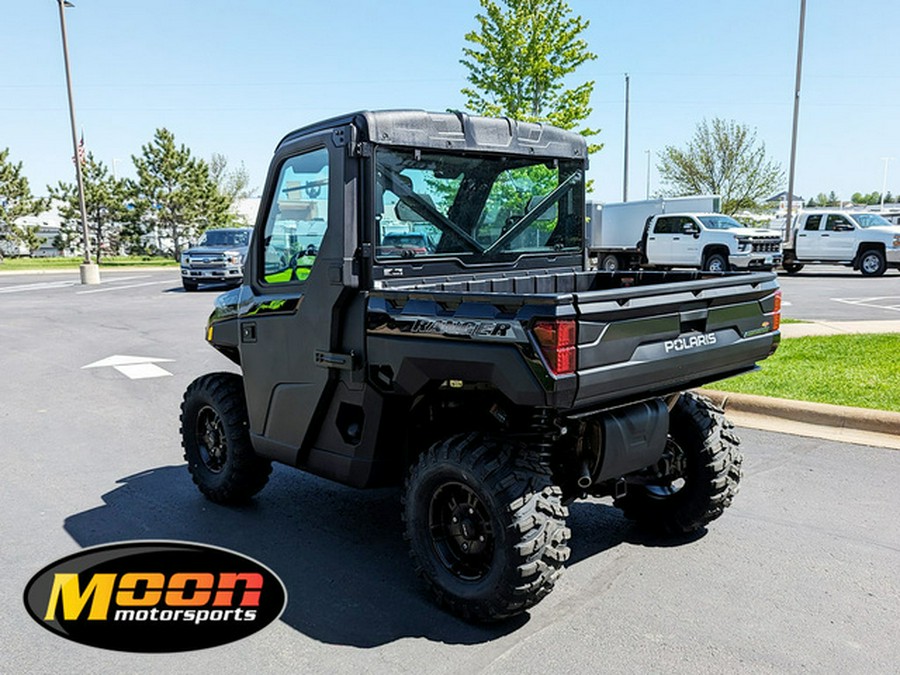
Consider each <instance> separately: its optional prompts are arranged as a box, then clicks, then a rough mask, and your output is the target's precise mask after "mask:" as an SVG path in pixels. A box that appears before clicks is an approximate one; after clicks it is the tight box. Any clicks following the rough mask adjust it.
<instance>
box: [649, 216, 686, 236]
mask: <svg viewBox="0 0 900 675" xmlns="http://www.w3.org/2000/svg"><path fill="white" fill-rule="evenodd" d="M680 222H681V219H680V218H657V219H656V225H655V226H654V227H653V232H654V233H656V234H676V233H677V232H679V223H680Z"/></svg>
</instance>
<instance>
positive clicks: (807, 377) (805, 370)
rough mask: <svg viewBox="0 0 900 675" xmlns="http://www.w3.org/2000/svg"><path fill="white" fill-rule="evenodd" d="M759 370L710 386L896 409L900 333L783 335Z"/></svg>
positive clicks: (899, 392) (898, 401) (899, 397)
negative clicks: (787, 336) (773, 352)
mask: <svg viewBox="0 0 900 675" xmlns="http://www.w3.org/2000/svg"><path fill="white" fill-rule="evenodd" d="M760 367H761V370H760V371H758V372H755V373H748V374H746V375H740V376H738V377H733V378H731V379H728V380H723V381H721V382H716V383H713V384H710V385H708V386H709V388H710V389H718V390H720V391H732V392H738V393H742V394H758V395H761V396H774V397H776V398H788V399H795V400H801V401H812V402H814V403H832V404H834V405H849V406H855V407H858V408H874V409H876V410H892V411H895V412H900V335H898V334H885V335H829V336H827V337H801V338H790V339H783V340H782V341H781V346H780V347H779V348H778V351H777V352H775V355H774V356H772V357H770V358H768V359H766V360H765V361H763V362H762V363H761V364H760Z"/></svg>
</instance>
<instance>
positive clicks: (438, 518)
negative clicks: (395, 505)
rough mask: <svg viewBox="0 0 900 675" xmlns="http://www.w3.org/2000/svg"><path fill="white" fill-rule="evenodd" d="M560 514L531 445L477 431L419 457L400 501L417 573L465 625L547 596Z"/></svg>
mask: <svg viewBox="0 0 900 675" xmlns="http://www.w3.org/2000/svg"><path fill="white" fill-rule="evenodd" d="M567 515H568V510H567V509H566V507H565V506H563V504H562V491H561V490H560V488H559V487H556V486H554V485H553V484H552V482H551V479H550V468H549V467H548V466H547V464H546V462H544V461H543V459H542V458H541V456H540V455H539V454H538V453H537V452H536V451H533V450H530V449H529V448H527V447H525V446H521V445H519V444H514V443H510V442H508V441H505V440H502V439H499V438H494V437H490V436H486V435H482V434H476V433H472V434H465V435H460V436H453V437H451V438H449V439H447V440H445V441H443V442H439V443H436V444H435V445H433V446H432V447H431V448H430V449H429V450H427V451H426V452H425V453H423V454H422V456H421V457H420V458H419V460H418V462H417V463H416V464H415V465H414V466H413V467H412V469H411V470H410V473H409V477H408V478H407V481H406V494H405V497H404V499H403V519H404V522H405V524H406V534H405V536H406V539H407V541H408V542H409V546H410V551H411V555H412V558H413V562H414V565H415V568H416V573H417V574H418V575H419V577H421V578H422V579H423V580H424V582H425V584H426V585H427V587H428V589H429V590H430V591H431V593H432V595H433V596H434V598H435V600H436V601H437V602H438V603H439V604H440V605H442V606H444V607H445V608H446V609H448V610H450V611H451V612H453V613H454V614H457V615H459V616H461V617H463V618H464V619H466V620H471V621H496V620H500V619H504V618H507V617H510V616H513V615H515V614H519V613H521V612H524V611H525V610H526V609H528V608H529V607H532V606H534V605H535V604H537V603H538V602H539V601H540V600H541V599H542V598H543V597H544V596H546V595H547V594H548V593H550V591H551V590H552V589H553V586H554V584H555V583H556V580H557V578H558V577H559V575H560V574H561V573H562V567H563V563H564V562H565V561H566V560H568V558H569V547H568V546H567V545H566V542H567V541H568V540H569V536H570V532H569V529H568V528H567V527H566V521H565V519H566V516H567Z"/></svg>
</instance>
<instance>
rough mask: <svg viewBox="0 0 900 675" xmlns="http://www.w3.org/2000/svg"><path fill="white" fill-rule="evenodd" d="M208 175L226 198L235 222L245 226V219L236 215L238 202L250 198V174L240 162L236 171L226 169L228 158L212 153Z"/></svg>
mask: <svg viewBox="0 0 900 675" xmlns="http://www.w3.org/2000/svg"><path fill="white" fill-rule="evenodd" d="M209 175H210V178H212V179H213V182H215V184H216V186H217V187H218V188H219V192H220V193H222V194H223V195H225V196H226V197H227V198H228V203H229V205H230V208H231V213H232V214H233V215H234V218H235V220H236V221H241V223H242V224H246V218H245V217H244V216H242V215H240V214H238V211H237V206H238V201H239V200H241V199H246V198H247V197H249V196H250V193H251V189H250V173H249V172H248V171H247V167H245V166H244V163H243V162H241V165H240V166H239V167H237V168H236V169H231V170H229V169H228V158H227V157H226V156H225V155H223V154H220V153H218V152H215V153H213V156H212V157H211V158H210V160H209Z"/></svg>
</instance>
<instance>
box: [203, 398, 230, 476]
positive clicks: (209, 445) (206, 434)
mask: <svg viewBox="0 0 900 675" xmlns="http://www.w3.org/2000/svg"><path fill="white" fill-rule="evenodd" d="M197 448H198V450H199V451H200V460H201V461H202V462H203V465H204V466H205V467H206V468H207V469H209V470H210V471H212V472H213V473H219V472H220V471H222V469H223V468H225V460H226V459H227V458H228V446H227V444H226V440H225V427H224V426H223V424H222V418H221V417H219V413H218V412H216V410H215V409H214V408H212V407H210V406H204V407H203V408H201V409H200V412H199V413H198V414H197Z"/></svg>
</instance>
